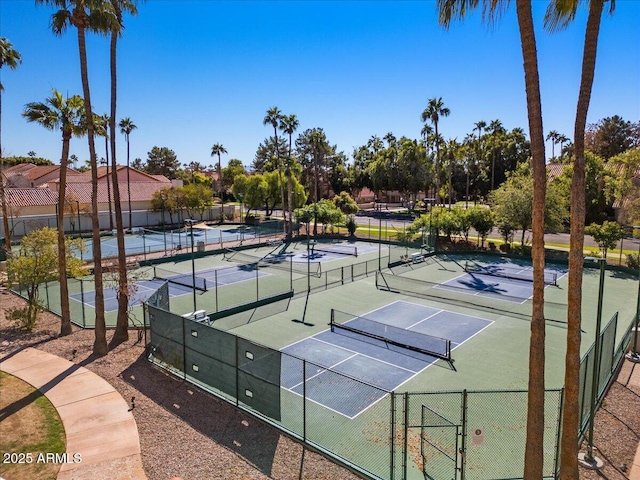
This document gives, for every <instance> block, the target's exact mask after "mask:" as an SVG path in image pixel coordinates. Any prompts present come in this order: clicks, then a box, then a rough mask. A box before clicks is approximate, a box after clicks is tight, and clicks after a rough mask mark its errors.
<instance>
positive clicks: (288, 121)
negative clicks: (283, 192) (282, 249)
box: [280, 114, 300, 238]
mask: <svg viewBox="0 0 640 480" xmlns="http://www.w3.org/2000/svg"><path fill="white" fill-rule="evenodd" d="M299 126H300V122H299V121H298V118H297V117H296V115H295V114H291V115H289V116H287V115H285V116H283V117H282V118H281V119H280V130H282V132H283V133H286V134H287V135H289V155H288V157H287V164H286V170H285V175H286V177H287V209H288V212H287V215H288V217H289V223H288V227H287V238H291V237H292V236H293V185H292V178H291V177H292V176H293V157H292V156H291V151H292V135H293V132H295V131H296V130H297V129H298V127H299Z"/></svg>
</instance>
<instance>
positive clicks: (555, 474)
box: [553, 388, 564, 478]
mask: <svg viewBox="0 0 640 480" xmlns="http://www.w3.org/2000/svg"><path fill="white" fill-rule="evenodd" d="M563 407H564V388H561V389H560V400H559V401H558V423H557V425H556V453H555V455H556V458H555V459H554V462H553V464H554V472H553V478H558V474H559V473H560V472H559V470H560V432H561V431H562V410H563Z"/></svg>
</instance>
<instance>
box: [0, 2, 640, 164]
mask: <svg viewBox="0 0 640 480" xmlns="http://www.w3.org/2000/svg"><path fill="white" fill-rule="evenodd" d="M533 3H534V17H535V21H536V23H537V26H538V31H537V41H538V56H539V63H540V77H541V89H542V100H543V118H544V129H545V132H548V131H550V130H557V131H559V132H560V133H563V134H565V135H567V136H568V137H570V138H571V137H572V136H573V121H574V116H575V108H576V100H577V94H578V86H579V81H580V68H581V59H582V44H583V39H584V28H585V23H586V12H585V11H582V12H581V13H580V14H579V15H578V17H577V19H576V22H575V23H574V24H573V25H571V26H570V27H569V28H568V29H567V30H565V31H563V32H560V33H555V34H548V33H546V32H544V31H543V30H542V28H541V25H542V18H543V15H544V10H545V8H546V4H547V2H546V1H542V0H536V1H534V2H533ZM52 12H53V10H52V9H51V8H50V7H45V6H39V7H36V6H35V2H34V1H32V0H2V1H1V2H0V35H1V36H3V37H7V38H8V39H9V41H11V42H12V43H13V45H14V47H15V48H16V49H17V50H18V51H19V52H20V53H21V54H22V57H23V63H22V65H20V66H19V67H18V69H17V70H8V69H7V68H3V69H2V83H3V85H4V87H5V91H4V92H3V96H2V147H3V151H4V155H7V156H8V155H26V154H27V152H28V151H30V150H33V151H35V152H36V153H37V154H38V155H39V156H43V157H46V158H49V159H51V160H53V161H55V162H57V161H58V159H59V157H60V151H61V142H60V134H59V133H58V132H50V131H46V130H44V129H43V128H42V127H40V126H37V125H33V124H28V123H27V122H26V121H25V120H24V119H23V118H22V117H21V113H22V111H23V108H24V105H25V104H26V103H28V102H32V101H43V100H44V99H45V98H46V97H47V96H48V95H49V94H50V92H51V89H52V88H56V89H58V90H60V91H62V92H63V93H68V94H69V95H73V94H82V88H81V83H80V74H79V59H78V50H77V35H76V31H75V30H69V31H68V32H67V33H66V34H65V35H64V36H63V37H55V36H54V35H53V34H52V33H51V29H50V25H49V24H50V16H51V13H52ZM125 27H126V29H125V31H124V35H123V38H122V39H121V41H120V42H119V56H118V77H119V90H118V95H119V98H118V100H119V101H118V115H117V116H118V120H119V119H121V118H123V117H125V116H128V117H130V118H131V119H132V120H133V122H134V123H135V124H136V125H137V126H138V129H137V130H135V131H134V132H133V133H132V134H131V159H132V160H133V159H134V158H136V157H140V158H142V159H143V160H145V159H146V158H147V152H148V151H150V150H151V148H152V147H153V146H159V147H168V148H170V149H172V150H174V151H175V152H176V154H177V155H178V159H179V160H180V161H181V162H182V163H189V162H191V161H198V162H200V163H202V164H205V165H209V164H212V163H213V162H214V159H212V158H211V156H210V152H211V145H212V144H214V143H222V144H223V145H224V146H225V147H226V149H227V150H228V152H229V154H228V155H226V156H223V159H222V161H223V165H225V164H226V161H227V160H228V159H230V158H238V159H240V160H242V161H243V163H244V164H245V165H250V164H251V162H252V160H253V157H254V154H255V151H256V148H257V146H258V144H259V143H260V142H261V141H262V140H263V139H264V138H266V137H268V136H269V135H272V133H273V130H272V128H271V127H266V126H263V125H262V120H263V118H264V115H265V112H266V111H267V109H269V108H270V107H273V106H277V107H279V108H280V109H281V110H282V112H283V113H285V114H291V113H295V114H296V115H297V116H298V119H299V121H300V128H299V130H298V132H302V131H303V130H304V129H306V128H313V127H322V128H323V129H324V130H325V132H326V133H327V137H328V139H329V141H330V142H331V143H332V144H336V145H337V146H338V149H339V150H343V151H344V152H345V153H346V154H347V155H350V154H351V153H352V151H353V148H354V147H357V146H359V145H362V144H364V143H366V141H367V140H368V139H369V138H370V137H371V136H372V135H374V134H375V135H378V136H380V137H382V136H383V135H385V134H386V133H387V132H393V134H394V135H396V137H400V136H402V135H405V136H408V137H411V138H418V137H419V136H420V129H421V127H422V124H421V122H420V114H421V112H422V110H423V109H424V108H425V106H426V104H427V101H428V99H429V98H433V97H442V99H443V102H444V103H445V105H446V106H447V107H449V108H450V110H451V115H450V116H449V117H447V118H444V119H442V120H441V122H440V125H439V129H440V131H441V132H442V134H443V136H444V137H445V138H456V137H457V138H458V140H462V139H463V138H464V136H465V135H466V134H467V133H470V132H471V131H472V129H473V127H474V123H475V122H477V121H479V120H485V121H486V122H487V123H488V122H490V121H491V120H494V119H500V120H501V121H502V123H503V125H504V126H505V127H506V128H508V129H511V128H515V127H521V128H524V129H525V131H527V132H528V127H527V116H526V102H525V94H524V74H523V70H522V56H521V50H520V40H519V34H518V29H517V23H516V18H515V5H511V7H510V9H509V11H508V12H507V13H506V14H505V16H504V17H503V19H502V20H501V21H500V22H499V23H498V24H497V25H495V26H493V27H487V26H486V25H484V24H482V22H481V19H480V17H479V15H474V16H471V17H469V18H468V19H467V20H466V21H465V22H464V23H461V24H456V25H454V26H453V27H452V28H451V29H450V30H448V31H445V30H444V29H442V28H441V27H439V26H438V23H437V15H436V11H435V2H434V1H417V0H415V1H393V2H391V1H388V2H387V1H382V0H380V1H372V2H368V1H337V0H334V1H320V0H313V1H312V0H309V1H301V2H297V1H268V2H264V1H257V0H253V1H249V0H246V1H242V0H239V1H234V2H219V1H213V0H199V1H185V0H182V1H178V0H147V1H146V2H144V3H141V4H140V5H139V13H138V15H137V16H136V17H126V18H125ZM639 45H640V1H636V0H618V1H617V2H616V11H615V13H614V15H613V16H611V17H610V16H606V17H604V18H603V21H602V27H601V33H600V43H599V50H598V62H597V68H596V77H595V82H594V86H593V94H592V101H591V107H590V110H589V117H588V121H589V122H595V121H597V120H598V119H600V118H603V117H605V116H612V115H615V114H617V115H621V116H622V117H623V118H624V119H626V120H630V121H638V120H640V48H638V46H639ZM87 48H88V55H89V79H90V83H91V95H92V104H93V106H94V111H96V112H97V113H99V114H101V113H106V112H108V111H109V101H110V100H109V57H108V50H109V46H108V40H107V39H106V38H102V37H97V36H95V35H90V36H89V37H88V47H87ZM118 140H119V145H118V162H119V163H120V164H122V163H125V162H126V144H125V142H124V138H123V136H121V135H119V138H118ZM103 144H104V142H103V141H101V142H99V143H98V155H99V156H104V147H103ZM71 153H75V154H76V155H77V156H78V158H79V159H80V160H81V161H82V160H85V159H87V158H88V148H87V145H86V139H74V140H73V141H72V144H71ZM550 155H551V147H550V144H548V145H547V156H550Z"/></svg>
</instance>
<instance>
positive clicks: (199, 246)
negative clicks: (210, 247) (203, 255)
mask: <svg viewBox="0 0 640 480" xmlns="http://www.w3.org/2000/svg"><path fill="white" fill-rule="evenodd" d="M198 251H199V252H204V242H202V241H201V242H198Z"/></svg>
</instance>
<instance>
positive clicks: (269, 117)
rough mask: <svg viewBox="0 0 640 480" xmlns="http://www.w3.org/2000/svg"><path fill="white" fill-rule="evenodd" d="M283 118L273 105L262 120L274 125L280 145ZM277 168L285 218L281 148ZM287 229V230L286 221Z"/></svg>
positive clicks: (275, 136)
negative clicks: (280, 126)
mask: <svg viewBox="0 0 640 480" xmlns="http://www.w3.org/2000/svg"><path fill="white" fill-rule="evenodd" d="M281 119H282V112H281V111H280V109H279V108H278V107H271V108H270V109H269V110H267V114H266V115H265V117H264V119H263V120H262V124H263V125H271V126H272V127H273V139H274V142H275V144H276V145H278V125H280V120H281ZM276 169H277V170H278V178H279V180H280V200H281V204H282V209H283V214H282V216H283V218H284V184H283V182H282V165H280V150H279V149H278V148H276ZM284 223H285V230H286V222H284Z"/></svg>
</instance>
